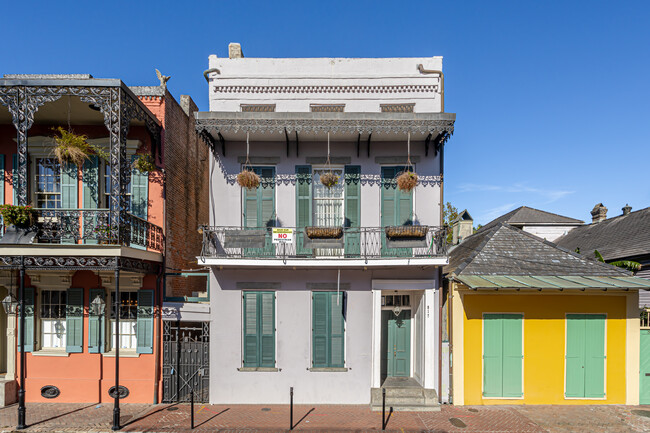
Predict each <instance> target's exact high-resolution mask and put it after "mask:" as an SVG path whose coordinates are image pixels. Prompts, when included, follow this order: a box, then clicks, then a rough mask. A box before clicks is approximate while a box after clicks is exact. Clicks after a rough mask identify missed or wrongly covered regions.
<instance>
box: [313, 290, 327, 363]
mask: <svg viewBox="0 0 650 433" xmlns="http://www.w3.org/2000/svg"><path fill="white" fill-rule="evenodd" d="M329 297H330V296H329V293H328V292H314V293H313V294H312V352H313V353H312V366H313V367H327V366H328V359H329V356H328V352H329V351H328V346H329V323H328V322H329V320H328V314H327V310H328V308H327V307H328V303H329Z"/></svg>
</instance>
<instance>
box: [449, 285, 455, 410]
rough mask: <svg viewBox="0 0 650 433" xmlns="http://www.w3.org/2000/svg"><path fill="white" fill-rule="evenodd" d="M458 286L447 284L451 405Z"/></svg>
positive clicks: (450, 400) (452, 400) (451, 402)
mask: <svg viewBox="0 0 650 433" xmlns="http://www.w3.org/2000/svg"><path fill="white" fill-rule="evenodd" d="M455 289H456V284H455V283H454V281H453V280H451V279H450V280H449V281H448V283H447V303H448V305H449V317H448V318H447V323H448V329H449V403H450V404H454V368H453V367H454V344H453V343H454V322H453V320H454V305H453V302H454V296H455V295H454V291H455Z"/></svg>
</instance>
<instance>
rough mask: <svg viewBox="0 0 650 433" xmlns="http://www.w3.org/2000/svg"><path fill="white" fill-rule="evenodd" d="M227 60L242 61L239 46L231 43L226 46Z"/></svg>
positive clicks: (242, 55)
mask: <svg viewBox="0 0 650 433" xmlns="http://www.w3.org/2000/svg"><path fill="white" fill-rule="evenodd" d="M228 58H230V59H243V58H244V53H243V51H242V50H241V44H238V43H237V42H231V43H229V44H228Z"/></svg>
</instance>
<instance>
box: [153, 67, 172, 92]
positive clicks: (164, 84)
mask: <svg viewBox="0 0 650 433" xmlns="http://www.w3.org/2000/svg"><path fill="white" fill-rule="evenodd" d="M156 75H157V76H158V79H159V80H160V87H164V88H167V81H169V79H170V78H171V75H163V74H161V73H160V71H159V70H158V69H156Z"/></svg>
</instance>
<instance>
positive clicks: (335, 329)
mask: <svg viewBox="0 0 650 433" xmlns="http://www.w3.org/2000/svg"><path fill="white" fill-rule="evenodd" d="M343 299H344V292H338V293H337V292H330V299H329V301H330V311H329V313H330V314H329V317H330V359H329V366H330V367H343V366H344V365H345V357H344V354H345V331H344V330H345V321H344V317H343V315H344V311H343V304H344V303H343Z"/></svg>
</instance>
